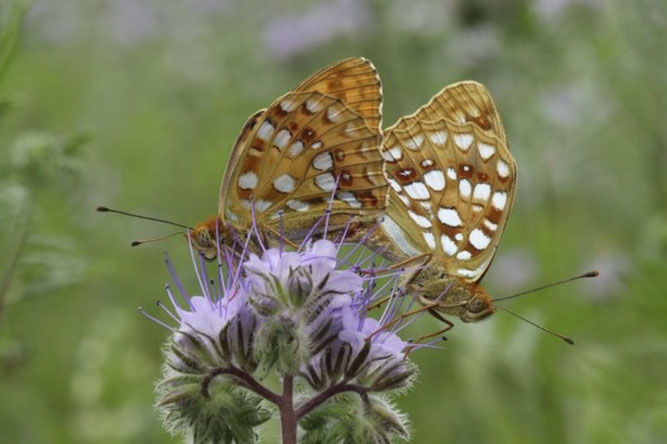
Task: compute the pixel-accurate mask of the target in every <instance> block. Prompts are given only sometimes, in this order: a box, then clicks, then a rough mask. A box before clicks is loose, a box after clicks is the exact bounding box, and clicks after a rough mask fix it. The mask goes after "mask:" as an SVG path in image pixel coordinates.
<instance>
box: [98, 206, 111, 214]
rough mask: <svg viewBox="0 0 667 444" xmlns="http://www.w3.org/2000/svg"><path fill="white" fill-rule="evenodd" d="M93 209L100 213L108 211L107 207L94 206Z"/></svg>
mask: <svg viewBox="0 0 667 444" xmlns="http://www.w3.org/2000/svg"><path fill="white" fill-rule="evenodd" d="M95 210H96V211H99V212H101V213H105V212H107V211H109V209H108V208H107V207H97V208H95Z"/></svg>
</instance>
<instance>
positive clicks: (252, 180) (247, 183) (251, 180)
mask: <svg viewBox="0 0 667 444" xmlns="http://www.w3.org/2000/svg"><path fill="white" fill-rule="evenodd" d="M256 186H257V174H255V173H253V172H252V171H248V172H247V173H245V174H242V175H240V176H239V187H241V189H243V190H254V189H255V187H256Z"/></svg>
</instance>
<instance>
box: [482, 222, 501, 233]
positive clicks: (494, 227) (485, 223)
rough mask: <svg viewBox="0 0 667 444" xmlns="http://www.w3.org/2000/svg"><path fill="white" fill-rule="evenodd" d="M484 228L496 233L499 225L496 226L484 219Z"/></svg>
mask: <svg viewBox="0 0 667 444" xmlns="http://www.w3.org/2000/svg"><path fill="white" fill-rule="evenodd" d="M484 226H485V227H486V228H488V229H489V230H491V231H496V230H497V229H498V225H497V224H494V223H493V222H491V221H490V220H489V219H484Z"/></svg>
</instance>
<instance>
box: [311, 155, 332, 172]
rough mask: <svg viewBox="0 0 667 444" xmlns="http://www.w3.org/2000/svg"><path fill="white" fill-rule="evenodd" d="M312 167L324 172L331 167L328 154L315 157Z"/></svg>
mask: <svg viewBox="0 0 667 444" xmlns="http://www.w3.org/2000/svg"><path fill="white" fill-rule="evenodd" d="M313 167H315V169H318V170H321V171H324V170H328V169H329V168H331V167H333V158H332V157H331V154H330V153H322V154H318V155H317V156H315V158H314V159H313Z"/></svg>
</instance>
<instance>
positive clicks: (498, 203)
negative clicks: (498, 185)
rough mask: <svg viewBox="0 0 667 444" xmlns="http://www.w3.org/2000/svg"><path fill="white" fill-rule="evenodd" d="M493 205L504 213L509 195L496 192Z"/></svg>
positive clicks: (492, 200) (492, 201)
mask: <svg viewBox="0 0 667 444" xmlns="http://www.w3.org/2000/svg"><path fill="white" fill-rule="evenodd" d="M491 203H492V204H493V206H494V207H496V208H497V209H499V210H501V211H502V210H503V209H505V204H506V203H507V193H506V192H504V191H496V192H495V193H493V198H492V199H491Z"/></svg>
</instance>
